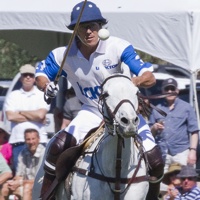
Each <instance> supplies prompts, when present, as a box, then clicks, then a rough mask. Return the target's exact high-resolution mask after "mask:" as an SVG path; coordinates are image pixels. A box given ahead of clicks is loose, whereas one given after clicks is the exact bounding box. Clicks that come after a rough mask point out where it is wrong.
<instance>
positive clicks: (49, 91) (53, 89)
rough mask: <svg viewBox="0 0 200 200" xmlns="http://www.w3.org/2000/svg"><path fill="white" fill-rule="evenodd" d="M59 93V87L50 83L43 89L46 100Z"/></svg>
mask: <svg viewBox="0 0 200 200" xmlns="http://www.w3.org/2000/svg"><path fill="white" fill-rule="evenodd" d="M58 91H59V85H58V84H55V83H54V82H50V83H48V84H47V86H46V89H45V95H46V97H48V98H51V99H52V98H55V97H56V95H57V93H58Z"/></svg>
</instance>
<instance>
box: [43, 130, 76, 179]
mask: <svg viewBox="0 0 200 200" xmlns="http://www.w3.org/2000/svg"><path fill="white" fill-rule="evenodd" d="M75 145H76V139H75V138H74V136H73V135H71V134H69V133H67V132H65V131H64V130H62V131H60V132H58V133H57V135H56V136H55V137H53V139H52V140H51V144H50V145H49V148H48V151H47V154H46V160H45V163H44V170H45V172H47V173H48V174H51V175H54V176H55V165H56V162H57V160H58V157H59V155H60V154H61V153H62V152H63V151H64V150H66V149H67V148H69V147H72V146H75Z"/></svg>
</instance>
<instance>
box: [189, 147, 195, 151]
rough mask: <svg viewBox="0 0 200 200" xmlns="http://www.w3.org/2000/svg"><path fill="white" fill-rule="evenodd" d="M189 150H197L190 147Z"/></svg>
mask: <svg viewBox="0 0 200 200" xmlns="http://www.w3.org/2000/svg"><path fill="white" fill-rule="evenodd" d="M189 150H194V151H197V148H192V147H190V148H189Z"/></svg>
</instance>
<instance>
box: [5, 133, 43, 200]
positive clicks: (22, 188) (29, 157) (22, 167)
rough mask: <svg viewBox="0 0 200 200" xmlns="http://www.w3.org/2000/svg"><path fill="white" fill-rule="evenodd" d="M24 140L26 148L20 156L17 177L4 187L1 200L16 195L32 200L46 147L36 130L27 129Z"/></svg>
mask: <svg viewBox="0 0 200 200" xmlns="http://www.w3.org/2000/svg"><path fill="white" fill-rule="evenodd" d="M24 139H25V144H26V147H25V148H24V149H23V150H22V151H21V152H20V154H19V156H18V167H17V171H16V175H15V177H14V178H13V179H12V180H10V181H7V183H5V184H4V185H3V188H2V196H3V198H2V199H1V200H4V199H7V198H8V196H9V195H10V194H14V195H16V196H17V197H18V198H20V199H21V198H23V199H25V200H31V199H32V188H33V183H34V178H35V175H36V172H37V170H38V168H39V166H40V164H41V162H42V158H43V155H44V151H45V147H44V146H43V145H42V144H39V142H40V136H39V133H38V131H37V130H35V129H26V130H25V132H24Z"/></svg>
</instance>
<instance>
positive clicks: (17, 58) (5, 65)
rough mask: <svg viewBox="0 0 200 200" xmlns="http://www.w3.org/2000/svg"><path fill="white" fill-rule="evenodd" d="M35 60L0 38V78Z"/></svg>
mask: <svg viewBox="0 0 200 200" xmlns="http://www.w3.org/2000/svg"><path fill="white" fill-rule="evenodd" d="M137 53H138V54H139V55H140V57H141V58H142V59H143V60H144V61H148V62H151V63H154V64H166V62H164V61H163V60H161V59H158V58H156V57H153V56H150V55H148V54H146V53H144V52H141V51H137ZM37 61H38V58H37V57H36V56H34V55H30V54H29V53H28V51H26V50H24V49H21V48H20V47H19V46H18V45H17V44H14V43H11V42H8V41H6V40H4V39H0V70H1V73H0V78H4V79H12V78H13V77H14V76H15V75H16V74H17V73H18V71H19V68H20V67H21V66H22V65H24V64H26V63H30V64H32V65H33V66H34V65H35V63H36V62H37Z"/></svg>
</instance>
